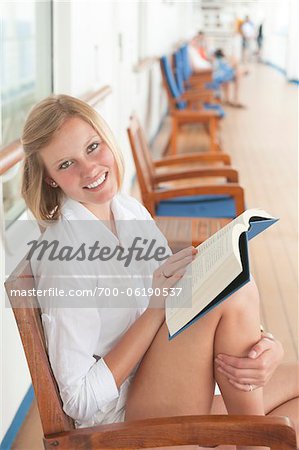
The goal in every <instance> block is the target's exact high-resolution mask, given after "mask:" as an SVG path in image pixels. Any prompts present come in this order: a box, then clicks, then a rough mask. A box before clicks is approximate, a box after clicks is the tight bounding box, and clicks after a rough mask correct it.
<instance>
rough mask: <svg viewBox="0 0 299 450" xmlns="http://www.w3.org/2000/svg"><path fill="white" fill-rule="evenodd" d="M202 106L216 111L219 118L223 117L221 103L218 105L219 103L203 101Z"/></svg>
mask: <svg viewBox="0 0 299 450" xmlns="http://www.w3.org/2000/svg"><path fill="white" fill-rule="evenodd" d="M204 108H205V109H207V110H213V111H216V112H217V113H218V115H219V117H220V118H221V119H223V117H225V112H224V109H223V108H222V106H221V105H219V103H205V104H204Z"/></svg>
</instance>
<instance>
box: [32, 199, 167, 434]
mask: <svg viewBox="0 0 299 450" xmlns="http://www.w3.org/2000/svg"><path fill="white" fill-rule="evenodd" d="M111 209H112V212H113V215H114V218H115V221H116V228H117V234H118V238H119V241H118V239H117V237H116V236H115V235H114V234H113V233H112V232H111V231H110V230H109V229H108V228H107V227H106V226H105V225H104V224H103V223H102V222H101V221H99V220H98V219H97V218H96V217H95V216H94V215H93V214H92V213H91V212H90V211H89V210H87V209H86V208H85V207H84V206H83V205H82V204H80V203H78V202H76V201H74V200H71V199H67V200H66V202H65V203H64V205H63V208H62V216H61V219H60V220H59V221H57V222H55V223H53V224H50V225H49V226H48V227H47V229H46V231H45V233H44V234H43V236H42V239H44V240H47V241H48V242H53V241H55V240H56V241H59V242H60V245H61V244H63V245H64V246H70V247H72V248H74V249H78V248H79V247H80V245H82V243H85V250H86V249H87V246H88V245H89V244H91V245H92V243H93V242H95V241H99V246H103V245H106V246H111V247H113V246H115V245H118V244H119V245H120V246H121V247H123V248H127V247H128V246H129V245H130V244H132V237H133V236H136V235H137V236H140V237H145V238H148V241H150V240H151V239H156V243H155V244H156V245H157V246H164V247H165V248H166V250H167V253H168V254H170V253H171V252H170V250H169V248H168V246H167V241H166V239H165V238H164V236H163V235H162V234H161V233H160V231H159V230H158V228H157V227H156V225H155V224H154V222H153V220H152V219H151V216H150V214H149V213H148V211H147V210H146V209H145V208H144V207H143V206H142V205H141V204H140V203H139V202H137V201H136V200H135V199H133V198H132V197H129V196H127V195H124V194H118V195H116V196H115V197H114V199H113V200H112V204H111ZM136 219H138V220H136ZM145 221H146V222H145ZM94 226H96V227H97V228H94ZM148 226H149V227H148ZM146 229H147V230H146ZM64 252H67V249H65V250H64ZM65 254H66V253H64V255H65ZM78 254H79V253H78ZM80 254H81V255H82V252H81V253H80ZM160 264H161V262H159V261H157V260H155V259H152V260H150V261H148V262H142V261H141V262H140V261H135V260H134V259H133V260H132V261H131V263H130V264H129V265H128V267H124V262H123V261H121V262H120V261H115V259H114V260H113V261H108V262H103V261H100V260H94V261H89V260H86V259H85V260H84V261H80V260H79V261H78V260H77V259H75V258H74V259H72V260H71V261H65V260H63V261H61V260H60V259H54V261H49V258H47V257H43V258H41V259H40V260H39V258H38V257H37V252H35V253H34V254H33V255H32V257H31V266H32V271H33V274H34V277H35V284H36V289H40V290H43V294H42V295H40V296H39V301H40V304H41V309H42V322H43V326H44V331H45V338H46V342H47V349H48V355H49V359H50V363H51V367H52V370H53V373H54V376H55V378H56V381H57V383H58V386H59V391H60V395H61V398H62V401H63V408H64V411H65V412H66V413H67V414H68V415H69V416H70V417H72V418H73V419H75V423H76V426H77V427H85V426H92V425H96V424H100V423H111V422H118V421H122V420H123V419H124V414H125V402H126V398H127V390H128V387H129V385H130V382H131V380H132V378H133V376H134V373H135V371H136V369H137V366H136V367H135V369H134V370H133V372H132V373H131V375H130V376H129V377H128V379H127V380H125V382H124V383H123V384H122V385H121V386H120V389H118V388H117V386H116V383H115V380H114V377H113V374H112V372H111V371H110V369H109V368H108V366H107V365H106V364H105V361H104V359H103V358H104V357H105V355H106V354H107V353H108V352H109V351H110V350H111V349H112V348H113V346H114V345H115V344H116V343H117V342H118V340H119V339H120V338H121V337H122V335H123V334H124V333H125V332H126V331H127V330H128V328H129V327H130V326H131V325H132V324H133V323H134V322H135V321H136V319H137V318H138V317H139V316H140V315H141V314H142V313H143V312H144V311H145V309H146V307H147V306H148V301H149V296H147V295H143V296H142V297H139V296H136V295H134V293H135V289H136V288H138V289H139V292H140V291H141V290H142V289H144V290H143V294H146V293H147V290H148V288H150V287H151V284H152V273H153V271H154V270H155V269H156V268H157V267H158V266H159V265H160ZM111 274H112V275H111ZM50 287H51V288H52V293H50V290H49V291H47V289H49V288H50ZM103 287H106V288H108V289H113V288H116V287H117V289H118V290H119V292H120V291H123V294H122V295H109V293H111V292H112V291H109V290H108V291H107V292H106V295H103V294H102V295H101V296H100V295H98V292H99V291H97V290H99V289H100V288H103ZM54 288H55V291H54ZM58 289H59V290H63V292H64V296H60V295H59V296H58V295H57V292H58ZM83 289H89V292H95V293H96V292H97V293H96V294H95V295H92V296H85V295H81V293H82V291H83ZM127 289H131V291H130V290H129V291H127ZM45 292H46V293H45ZM47 292H48V293H47ZM70 292H72V293H76V294H77V295H75V296H70V295H69V294H70ZM116 292H117V291H116ZM53 293H54V294H55V293H56V295H53ZM107 293H108V294H107Z"/></svg>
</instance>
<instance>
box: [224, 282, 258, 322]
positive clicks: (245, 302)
mask: <svg viewBox="0 0 299 450" xmlns="http://www.w3.org/2000/svg"><path fill="white" fill-rule="evenodd" d="M259 308H260V296H259V292H258V289H257V286H256V284H255V281H254V279H253V278H252V279H251V280H250V282H249V283H247V284H245V285H244V286H243V287H242V288H241V289H239V290H238V291H237V292H235V293H234V294H232V295H231V297H230V298H229V299H228V300H227V301H225V302H224V303H223V314H226V313H237V314H242V315H243V314H245V315H247V314H248V313H249V312H250V311H252V312H256V313H258V312H259Z"/></svg>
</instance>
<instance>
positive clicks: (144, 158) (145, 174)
mask: <svg viewBox="0 0 299 450" xmlns="http://www.w3.org/2000/svg"><path fill="white" fill-rule="evenodd" d="M127 131H128V136H129V141H130V144H131V149H132V153H133V158H134V162H135V166H136V173H137V178H138V183H139V186H140V190H141V196H142V201H143V203H144V205H145V206H146V207H147V208H149V205H148V202H149V197H150V194H151V193H152V192H153V190H154V178H153V174H154V168H153V162H152V160H151V158H150V155H149V150H148V148H147V143H146V139H145V136H144V133H143V131H142V128H141V126H140V123H139V121H138V119H137V117H136V116H135V115H132V116H131V118H130V124H129V128H128V130H127Z"/></svg>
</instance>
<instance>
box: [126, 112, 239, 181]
mask: <svg viewBox="0 0 299 450" xmlns="http://www.w3.org/2000/svg"><path fill="white" fill-rule="evenodd" d="M133 129H136V130H138V133H139V136H140V143H141V149H142V155H143V157H144V160H145V162H146V165H147V168H148V171H149V172H150V173H151V176H152V178H153V182H154V185H155V187H159V184H160V183H161V182H173V181H174V182H175V181H178V180H183V179H186V180H188V179H190V178H199V179H201V178H204V177H216V178H217V177H220V178H225V180H226V181H227V182H235V183H236V182H238V181H239V177H238V172H237V170H236V169H234V168H233V167H232V166H231V165H230V164H231V159H230V156H229V155H228V154H227V153H223V152H213V153H212V152H207V153H201V154H198V153H187V154H186V153H185V154H183V155H171V156H168V157H164V158H161V159H158V160H155V161H154V160H153V159H152V156H151V151H150V149H149V146H148V144H147V141H146V137H145V134H144V131H143V129H142V127H141V125H140V122H139V120H138V118H137V116H136V115H135V114H132V115H131V117H130V125H129V130H128V133H129V138H130V133H131V130H133ZM130 142H134V143H135V140H133V141H131V138H130ZM216 163H217V164H218V166H216Z"/></svg>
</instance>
